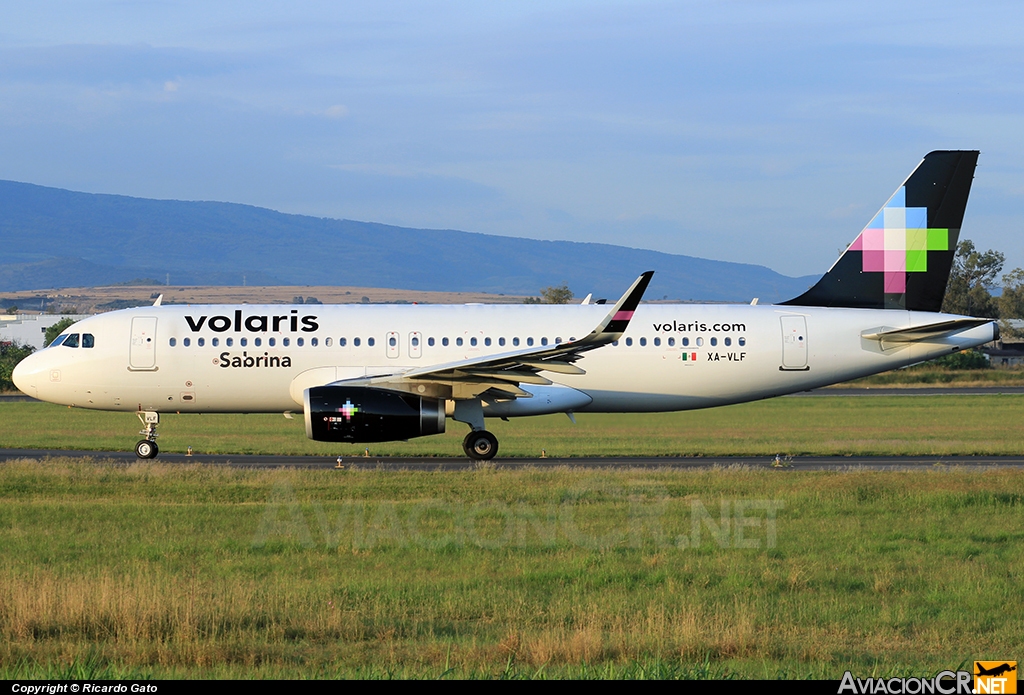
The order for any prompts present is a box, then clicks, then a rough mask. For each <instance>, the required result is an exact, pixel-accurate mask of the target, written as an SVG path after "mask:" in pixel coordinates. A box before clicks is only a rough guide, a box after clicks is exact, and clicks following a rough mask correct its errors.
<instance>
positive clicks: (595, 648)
mask: <svg viewBox="0 0 1024 695" xmlns="http://www.w3.org/2000/svg"><path fill="white" fill-rule="evenodd" d="M1022 491H1024V472H1021V471H1016V470H993V471H987V472H983V473H981V472H968V471H962V470H946V469H943V470H934V471H926V472H817V473H812V472H797V471H780V470H770V469H765V470H753V469H743V468H727V469H717V470H703V471H674V470H655V471H650V470H631V469H621V470H602V471H586V470H581V469H571V468H553V469H524V470H514V471H513V470H501V469H495V468H493V467H489V466H483V467H480V468H479V469H476V470H470V471H463V472H447V473H442V472H411V471H403V472H385V471H377V470H348V471H345V472H335V471H312V470H277V471H256V470H232V469H222V468H215V467H202V466H180V465H176V466H172V465H166V464H160V463H137V464H133V465H131V466H118V465H114V464H104V463H95V462H76V461H72V460H69V459H64V460H59V459H58V460H48V461H41V462H40V461H22V462H13V463H8V464H4V465H0V498H2V499H3V500H4V503H3V505H0V637H2V638H0V678H8V679H10V678H19V679H25V678H109V677H113V678H123V677H131V678H148V677H152V678H163V677H243V678H247V677H281V678H296V677H311V678H318V677H361V678H390V677H416V678H422V677H427V678H438V677H468V678H559V677H571V678H708V677H712V678H728V677H741V678H746V677H753V678H764V677H768V678H774V677H785V678H791V677H825V678H838V677H839V676H841V674H842V672H843V671H844V670H846V669H851V670H853V672H854V673H855V674H857V675H860V676H867V675H887V674H909V675H925V674H928V675H934V673H935V672H936V671H938V670H940V669H945V668H955V667H957V666H958V665H961V664H964V663H967V662H969V661H971V660H973V659H974V658H982V657H989V658H1004V657H1006V658H1012V655H1013V654H1014V653H1015V652H1016V650H1018V649H1019V646H1020V639H1019V626H1020V625H1021V624H1022V622H1024V581H1022V580H1024V570H1022V568H1024V531H1022V529H1024V492H1022ZM723 503H724V504H723ZM769 508H771V509H774V510H776V511H775V515H776V516H775V519H774V528H775V539H774V542H772V541H771V540H770V537H769V528H770V525H769V522H770V519H769V515H768V511H767V510H768V509H769ZM723 510H724V512H723ZM737 519H739V520H741V521H743V522H744V523H745V524H746V525H744V526H741V527H737V525H736V523H735V522H736V520H737ZM695 520H696V522H697V523H696V530H695V526H694V521H695ZM737 528H740V529H741V534H740V535H737ZM1008 655H1010V656H1008Z"/></svg>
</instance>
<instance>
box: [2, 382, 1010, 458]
mask: <svg viewBox="0 0 1024 695" xmlns="http://www.w3.org/2000/svg"><path fill="white" fill-rule="evenodd" d="M577 421H578V424H577V425H573V424H572V423H571V422H569V420H568V418H566V417H565V416H564V415H557V416H547V417H537V418H520V419H514V420H511V421H510V422H502V421H500V420H488V423H487V424H488V427H489V428H490V429H492V431H493V432H494V433H495V434H496V435H497V436H498V438H499V441H500V443H501V448H500V452H499V455H500V456H529V457H533V456H538V455H539V454H540V453H541V450H542V449H543V450H545V451H546V452H547V454H548V456H550V457H571V456H729V455H737V456H739V455H743V456H774V455H775V454H777V453H782V454H790V455H859V454H878V455H899V454H906V455H925V456H931V455H935V456H939V455H954V454H988V455H996V454H1020V453H1021V452H1024V428H1021V427H1020V423H1021V422H1024V396H1020V395H1005V396H959V397H958V396H914V397H895V396H894V397H875V396H872V397H870V398H866V397H864V398H846V397H813V398H779V399H773V400H769V401H761V402H758V403H748V404H743V405H736V406H728V407H724V408H713V409H709V410H699V411H689V412H682V413H654V414H630V415H603V414H589V415H588V414H579V415H577ZM448 426H449V431H448V432H447V433H446V434H445V435H441V436H435V437H424V438H422V439H414V440H411V441H409V442H387V443H381V444H370V445H365V447H368V448H369V450H370V453H371V454H375V455H420V456H461V455H463V454H462V449H461V442H462V438H463V436H464V435H465V432H466V428H465V426H464V425H462V424H461V423H455V422H452V421H449V423H448ZM138 429H139V423H138V420H137V419H136V417H135V414H134V413H105V412H99V411H89V410H82V409H79V408H65V407H61V406H55V405H49V404H44V403H21V402H15V403H0V446H2V447H7V448H42V449H85V450H92V451H110V450H121V451H130V450H131V448H132V446H134V443H135V441H136V440H137V439H138V436H137V432H138ZM160 435H161V436H160V439H159V440H158V441H159V444H160V448H161V450H162V451H165V452H184V451H185V449H186V447H188V446H192V447H193V449H194V451H195V452H197V453H223V454H246V453H254V454H260V453H266V454H319V455H329V456H336V455H338V454H342V455H345V456H350V455H355V454H361V453H362V452H363V449H364V448H365V447H364V445H350V444H328V443H321V442H313V441H310V440H308V439H306V436H305V430H304V426H303V422H302V419H301V416H299V417H296V418H295V419H294V420H286V419H285V418H284V417H282V416H280V415H175V414H170V415H164V416H163V418H162V422H161V425H160Z"/></svg>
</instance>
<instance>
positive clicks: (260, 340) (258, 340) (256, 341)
mask: <svg viewBox="0 0 1024 695" xmlns="http://www.w3.org/2000/svg"><path fill="white" fill-rule="evenodd" d="M252 344H253V345H255V346H256V347H259V346H260V345H262V344H263V338H253V340H252Z"/></svg>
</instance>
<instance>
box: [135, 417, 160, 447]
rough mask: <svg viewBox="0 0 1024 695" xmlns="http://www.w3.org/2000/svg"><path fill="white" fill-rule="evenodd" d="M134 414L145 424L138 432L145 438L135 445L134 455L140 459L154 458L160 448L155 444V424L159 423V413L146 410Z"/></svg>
mask: <svg viewBox="0 0 1024 695" xmlns="http://www.w3.org/2000/svg"><path fill="white" fill-rule="evenodd" d="M135 414H136V415H138V416H139V422H141V423H142V424H143V425H145V426H146V428H145V429H144V430H142V431H141V432H139V434H141V435H142V436H143V437H145V439H143V440H141V441H139V442H138V443H137V444H136V445H135V455H136V456H138V457H139V458H140V459H155V458H156V455H157V454H159V453H160V448H159V447H158V446H157V445H156V438H157V433H156V426H157V425H159V424H160V413H156V412H153V411H152V410H146V411H143V412H138V413H135Z"/></svg>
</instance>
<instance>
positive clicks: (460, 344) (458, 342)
mask: <svg viewBox="0 0 1024 695" xmlns="http://www.w3.org/2000/svg"><path fill="white" fill-rule="evenodd" d="M455 344H456V345H458V346H459V347H462V338H456V339H455Z"/></svg>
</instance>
